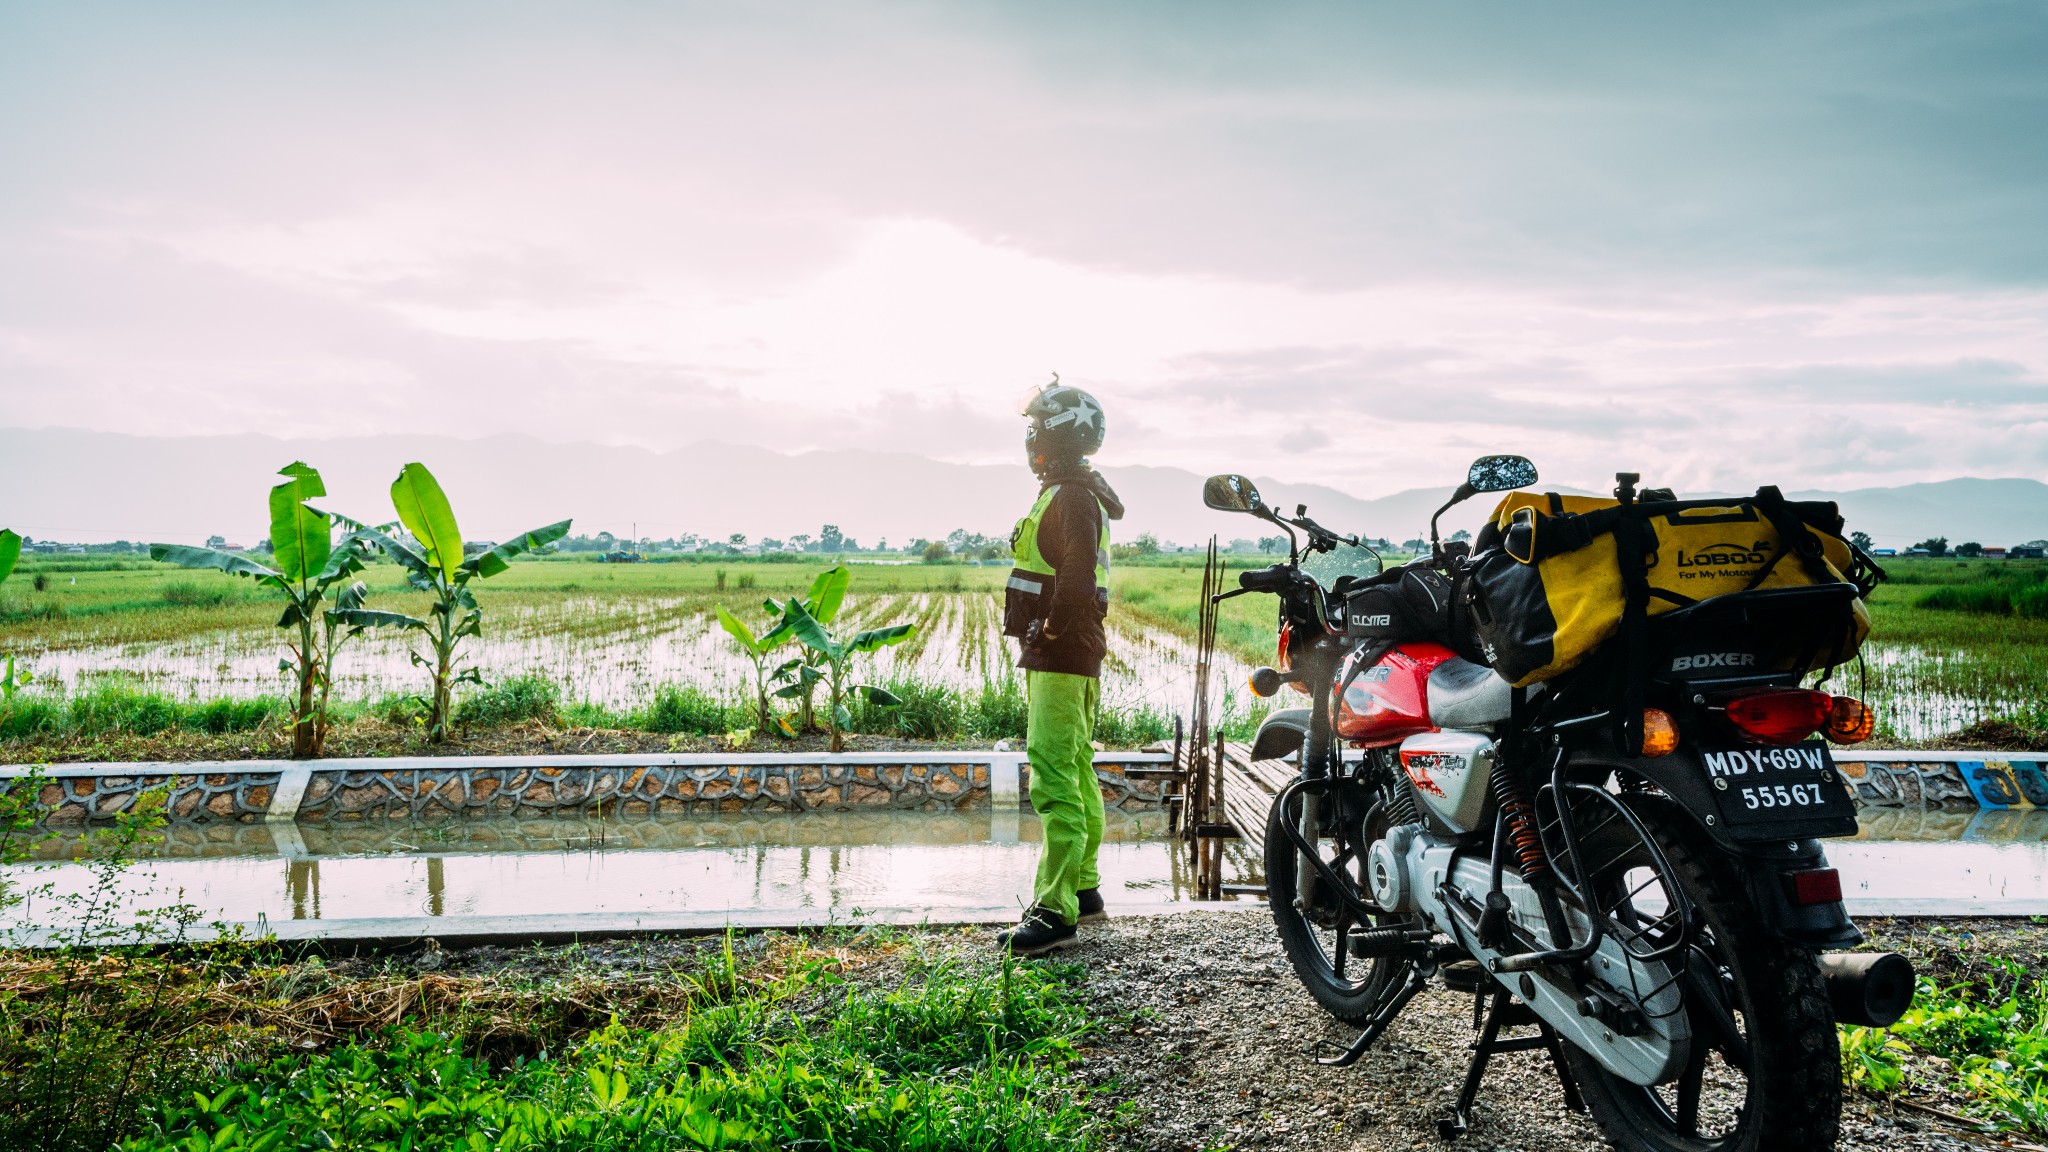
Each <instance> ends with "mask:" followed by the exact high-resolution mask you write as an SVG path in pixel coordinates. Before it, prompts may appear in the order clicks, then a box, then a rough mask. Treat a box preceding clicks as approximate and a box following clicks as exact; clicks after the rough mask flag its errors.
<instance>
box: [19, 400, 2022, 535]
mask: <svg viewBox="0 0 2048 1152" xmlns="http://www.w3.org/2000/svg"><path fill="white" fill-rule="evenodd" d="M295 459H304V460H305V461H306V462H308V463H310V464H312V465H314V466H315V467H317V468H319V469H320V470H321V472H322V474H323V475H324V476H325V477H326V479H327V485H328V490H329V491H330V492H331V493H332V497H331V498H330V499H329V500H328V501H327V502H326V503H327V504H328V505H330V506H331V507H332V508H333V509H334V510H337V511H343V512H348V513H350V514H352V515H359V516H364V517H373V518H374V517H388V516H389V515H390V500H389V497H388V495H387V489H388V486H389V484H390V481H391V479H392V477H394V476H395V475H397V473H398V469H399V467H400V465H402V464H404V463H405V462H406V461H409V460H421V461H425V462H426V463H427V465H428V466H429V467H430V468H432V469H433V470H434V472H435V474H436V475H437V476H439V477H440V479H441V481H442V483H443V485H444V486H445V487H446V488H447V490H448V493H449V497H450V499H451V500H452V502H453V503H454V506H455V510H456V514H457V516H458V517H459V518H460V520H461V523H462V527H463V532H464V534H465V535H466V536H468V537H470V538H472V539H501V538H503V537H505V536H509V535H511V534H512V533H514V532H517V531H520V530H521V529H525V528H529V527H535V526H538V525H541V524H545V523H548V522H550V521H553V520H558V519H561V518H562V517H565V516H573V517H575V519H576V530H577V531H578V532H582V533H595V532H598V531H609V532H612V533H613V534H615V535H618V536H622V537H623V536H627V535H629V534H631V533H632V532H634V531H635V529H636V526H637V530H638V532H639V533H640V535H642V536H647V537H653V538H657V539H660V538H667V537H674V536H678V535H681V534H683V533H696V534H699V535H703V536H709V537H712V538H721V539H722V538H724V537H725V536H727V535H729V534H730V533H734V532H743V533H746V534H747V535H748V536H749V537H750V538H753V539H755V540H758V539H759V538H760V537H762V536H775V537H787V536H789V535H791V534H793V533H798V532H807V533H810V534H812V535H816V534H817V532H818V528H819V527H820V526H821V525H824V524H836V525H838V526H839V527H840V528H841V529H842V530H843V531H844V532H845V533H846V534H847V535H849V536H852V537H854V538H855V539H857V540H859V541H860V542H861V543H862V544H864V545H870V546H872V545H873V544H874V543H876V541H877V539H878V538H883V537H886V538H887V539H888V540H890V541H892V542H894V543H897V544H901V543H903V542H904V541H907V540H909V539H911V538H913V537H917V536H940V535H943V534H945V533H946V532H947V531H949V530H951V529H954V528H965V529H967V530H969V531H971V532H985V533H991V534H994V533H1005V534H1006V533H1007V532H1008V531H1009V528H1010V525H1011V523H1012V522H1013V521H1014V520H1015V519H1016V517H1017V516H1019V515H1021V514H1022V513H1023V511H1024V510H1025V508H1026V507H1027V506H1028V505H1029V503H1030V501H1031V497H1032V494H1033V492H1034V491H1035V486H1034V484H1033V481H1032V479H1031V476H1030V474H1029V473H1028V472H1027V471H1026V470H1025V469H1024V468H1023V466H1022V465H1021V464H1020V465H972V464H948V463H942V462H940V461H936V460H930V459H926V458H924V457H921V456H912V455H908V454H902V453H890V452H869V451H832V452H806V453H800V454H797V455H784V454H781V453H777V452H772V451H769V450H767V449H763V448H754V447H748V446H744V445H736V444H725V443H718V442H714V441H706V442H703V443H699V444H693V445H690V446H688V447H684V448H678V449H674V450H672V451H668V452H654V451H650V450H647V449H644V448H614V447H606V446H603V445H597V444H551V443H547V442H544V441H541V440H537V439H533V438H531V437H524V436H492V437H486V438H483V439H478V440H460V439H455V438H453V437H438V436H413V435H391V436H374V437H356V438H343V439H326V440H315V439H289V440H287V439H277V438H273V437H268V436H193V437H142V436H124V435H117V434H113V433H105V432H84V431H78V430H74V429H55V428H52V429H23V428H0V527H12V528H15V529H16V530H18V531H20V532H22V533H24V534H25V535H29V536H33V537H38V538H47V539H56V540H66V541H77V542H92V541H104V540H115V539H128V540H162V541H170V542H186V543H197V542H199V541H201V540H203V539H204V538H205V537H207V536H209V535H214V534H220V535H224V536H228V537H230V538H231V539H232V540H234V541H236V542H241V543H254V542H255V541H256V540H257V539H259V538H261V537H262V536H263V535H264V533H265V531H266V523H267V515H266V512H265V510H264V495H265V493H266V492H267V491H268V489H269V486H270V484H271V483H272V474H273V473H274V472H275V471H276V470H277V469H278V468H279V467H280V466H282V465H284V464H286V463H289V462H290V461H292V460H295ZM1103 471H1104V473H1105V474H1106V475H1107V476H1108V478H1109V480H1110V482H1111V483H1112V484H1114V485H1115V486H1116V488H1117V491H1118V492H1119V494H1121V495H1122V497H1123V499H1124V502H1125V504H1126V505H1127V506H1128V507H1129V508H1130V513H1129V515H1128V516H1127V517H1126V519H1124V520H1123V521H1122V522H1120V523H1118V524H1117V525H1116V527H1115V529H1114V534H1115V536H1116V538H1117V539H1118V540H1129V539H1131V538H1133V537H1135V536H1137V535H1138V534H1139V533H1141V532H1150V533H1152V534H1154V535H1156V536H1158V537H1159V538H1161V539H1162V540H1169V541H1178V542H1181V543H1187V544H1192V543H1198V542H1201V541H1205V540H1207V539H1208V537H1209V536H1210V535H1211V534H1212V533H1213V534H1215V535H1217V536H1220V537H1221V538H1222V539H1223V540H1224V541H1225V542H1228V541H1229V540H1231V539H1232V538H1238V537H1242V538H1255V537H1258V536H1261V535H1272V534H1273V532H1272V530H1271V529H1269V528H1267V526H1265V525H1263V524H1261V523H1259V522H1257V521H1254V520H1251V519H1249V518H1244V517H1233V516H1230V515H1227V514H1224V513H1218V512H1212V511H1210V510H1208V509H1206V508H1204V507H1203V506H1202V503H1201V480H1202V478H1201V477H1200V476H1198V475H1196V474H1195V473H1192V472H1188V471H1184V470H1182V469H1178V468H1155V467H1127V468H1117V467H1110V468H1105V469H1104V470H1103ZM1254 479H1255V480H1256V481H1257V482H1258V484H1259V487H1260V489H1261V491H1262V492H1263V493H1264V494H1265V496H1266V500H1267V503H1269V504H1271V505H1273V506H1275V507H1279V508H1282V509H1285V510H1289V511H1291V510H1292V509H1293V507H1294V505H1296V504H1298V503H1300V504H1306V505H1308V508H1309V513H1310V514H1311V515H1313V516H1315V517H1316V518H1317V519H1318V520H1320V521H1321V522H1323V523H1325V524H1327V525H1329V526H1331V527H1333V528H1337V529H1340V530H1344V531H1353V532H1360V533H1363V534H1366V535H1370V536H1385V537H1389V538H1391V539H1392V540H1394V541H1395V542H1396V543H1399V542H1400V541H1402V540H1404V539H1408V538H1411V537H1415V536H1420V535H1422V534H1423V532H1424V530H1425V529H1426V527H1427V525H1428V523H1429V515H1430V513H1431V512H1432V511H1434V510H1435V508H1436V507H1437V505H1439V504H1440V503H1442V502H1443V500H1444V499H1445V497H1447V496H1448V495H1449V492H1448V490H1447V489H1438V488H1428V489H1422V488H1418V489H1411V490H1409V491H1405V492H1397V493H1395V494H1393V495H1391V496H1382V497H1378V498H1375V499H1361V498H1358V497H1355V496H1350V495H1347V494H1345V493H1343V492H1340V491H1338V490H1337V489H1334V488H1330V487H1327V486H1323V485H1317V484H1293V483H1286V482H1282V481H1278V480H1270V479H1267V478H1265V477H1255V478H1254ZM1565 490H1566V491H1570V490H1569V489H1565ZM1682 495H1708V493H1697V494H1695V493H1682ZM1790 495H1792V496H1794V497H1795V498H1798V499H1818V500H1835V501H1838V502H1839V503H1841V505H1842V507H1843V511H1844V512H1845V513H1846V514H1847V515H1848V517H1849V521H1850V524H1851V526H1852V527H1856V528H1861V529H1862V530H1863V531H1866V532H1868V533H1870V534H1871V536H1872V537H1874V538H1875V539H1876V540H1877V542H1878V544H1879V545H1880V546H1882V547H1897V548H1903V547H1905V546H1906V545H1908V544H1911V543H1913V542H1914V541H1917V540H1920V539H1923V538H1925V537H1928V536H1947V537H1948V538H1949V540H1950V541H1951V542H1953V543H1961V542H1962V541H1965V540H1976V541H1979V542H1981V543H1984V544H1987V545H1998V544H2014V543H2019V542H2022V541H2026V540H2033V539H2039V538H2042V537H2048V484H2043V483H2041V482H2040V481H2038V480H2031V479H1970V478H1965V479H1955V480H1943V481H1939V482H1936V483H1928V484H1908V485H1904V486H1901V487H1897V488H1861V489H1857V490H1854V491H1849V492H1825V491H1805V492H1796V493H1790ZM1488 507H1490V501H1488V500H1487V499H1486V498H1483V497H1482V498H1479V499H1476V500H1473V501H1470V502H1468V503H1466V504H1464V505H1461V506H1460V507H1459V508H1457V509H1455V510H1453V511H1452V512H1451V513H1448V514H1446V515H1445V517H1444V532H1445V534H1446V535H1448V534H1449V533H1450V532H1451V531H1453V530H1455V529H1458V528H1465V529H1472V528H1475V527H1477V525H1478V524H1479V522H1480V521H1481V520H1482V519H1483V518H1484V516H1485V513H1486V510H1487V508H1488Z"/></svg>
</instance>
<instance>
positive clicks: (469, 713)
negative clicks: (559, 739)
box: [455, 672, 562, 728]
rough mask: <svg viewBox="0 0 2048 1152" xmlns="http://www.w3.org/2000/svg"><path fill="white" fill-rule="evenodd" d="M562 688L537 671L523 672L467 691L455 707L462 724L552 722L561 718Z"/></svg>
mask: <svg viewBox="0 0 2048 1152" xmlns="http://www.w3.org/2000/svg"><path fill="white" fill-rule="evenodd" d="M561 713H562V687H561V685H559V684H557V683H555V682H554V681H553V680H550V679H548V678H547V677H545V676H542V675H539V674H537V673H532V672H528V673H524V674H522V675H519V676H514V677H512V678H510V679H508V680H501V681H499V682H498V683H496V684H491V685H487V686H485V687H483V688H479V689H477V690H476V691H474V692H471V693H469V694H468V695H467V696H464V697H463V698H462V702H461V703H460V704H459V705H457V706H456V709H455V722H456V723H457V724H460V725H462V726H463V727H471V726H482V727H494V728H495V727H508V726H510V725H513V724H527V723H541V724H553V723H557V722H558V721H560V719H561Z"/></svg>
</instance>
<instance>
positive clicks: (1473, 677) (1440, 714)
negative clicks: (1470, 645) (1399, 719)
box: [1429, 659, 1514, 728]
mask: <svg viewBox="0 0 2048 1152" xmlns="http://www.w3.org/2000/svg"><path fill="white" fill-rule="evenodd" d="M1513 695H1514V690H1513V689H1512V688H1510V687H1509V686H1508V682H1507V681H1506V680H1503V679H1501V677H1500V674H1499V673H1497V672H1495V671H1494V670H1493V669H1491V668H1488V667H1487V666H1486V665H1484V664H1474V663H1472V662H1471V661H1470V660H1458V659H1451V660H1446V661H1444V662H1443V663H1442V664H1439V665H1437V666H1436V670H1435V671H1433V672H1431V673H1430V674H1429V719H1430V722H1431V723H1433V724H1435V725H1436V726H1437V727H1439V728H1491V727H1493V726H1494V725H1496V724H1499V723H1501V722H1502V721H1504V720H1506V719H1507V718H1508V711H1509V709H1510V707H1511V706H1512V701H1513Z"/></svg>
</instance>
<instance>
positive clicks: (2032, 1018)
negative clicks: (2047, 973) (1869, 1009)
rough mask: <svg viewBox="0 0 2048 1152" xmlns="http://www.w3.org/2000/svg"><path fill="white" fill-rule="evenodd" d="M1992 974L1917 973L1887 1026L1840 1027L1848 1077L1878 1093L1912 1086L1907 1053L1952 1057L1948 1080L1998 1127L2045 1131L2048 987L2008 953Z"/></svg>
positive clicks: (1995, 964)
mask: <svg viewBox="0 0 2048 1152" xmlns="http://www.w3.org/2000/svg"><path fill="white" fill-rule="evenodd" d="M1992 967H1993V972H1992V974H1990V975H1989V976H1986V977H1982V978H1975V979H1968V980H1964V981H1961V982H1959V983H1955V984H1949V985H1942V984H1938V983H1936V982H1935V981H1933V980H1928V979H1922V980H1921V982H1920V989H1919V993H1918V995H1917V996H1916V997H1915V998H1914V1003H1913V1007H1912V1009H1911V1010H1909V1011H1908V1012H1907V1013H1906V1015H1905V1017H1904V1018H1903V1019H1901V1020H1900V1021H1899V1022H1898V1023H1897V1024H1895V1025H1893V1026H1892V1027H1891V1028H1889V1029H1875V1028H1844V1029H1843V1030H1842V1070H1843V1075H1844V1077H1845V1078H1846V1079H1847V1081H1848V1083H1849V1084H1851V1085H1852V1086H1854V1087H1858V1088H1861V1089H1863V1090H1864V1091H1867V1092H1871V1093H1874V1094H1878V1095H1886V1094H1891V1093H1897V1092H1902V1091H1905V1090H1907V1089H1908V1088H1909V1087H1910V1086H1911V1075H1910V1072H1909V1068H1908V1061H1909V1058H1910V1057H1912V1056H1915V1055H1919V1056H1934V1057H1939V1058H1941V1059H1942V1060H1945V1061H1947V1062H1948V1064H1949V1068H1950V1070H1951V1076H1952V1080H1953V1087H1954V1088H1955V1089H1956V1090H1958V1091H1960V1092H1962V1093H1963V1094H1964V1095H1966V1096H1968V1097H1969V1098H1970V1100H1971V1105H1972V1111H1974V1112H1975V1113H1976V1115H1977V1116H1979V1117H1981V1118H1983V1119H1984V1120H1986V1121H1988V1122H1989V1123H1992V1124H1994V1125H1996V1126H1998V1127H2000V1128H2005V1129H2009V1130H2015V1131H2021V1132H2027V1133H2031V1134H2033V1135H2037V1136H2039V1135H2048V988H2044V987H2043V986H2042V984H2041V983H2040V982H2039V981H2038V980H2036V979H2034V978H2032V977H2031V976H2030V975H2029V973H2028V972H2027V970H2026V968H2025V967H2023V966H2022V965H2020V964H2017V963H2015V962H2013V961H2011V960H1994V961H1993V962H1992Z"/></svg>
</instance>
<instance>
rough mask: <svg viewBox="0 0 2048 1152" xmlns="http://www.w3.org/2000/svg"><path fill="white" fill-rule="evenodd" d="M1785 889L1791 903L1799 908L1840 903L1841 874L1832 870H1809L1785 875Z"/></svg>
mask: <svg viewBox="0 0 2048 1152" xmlns="http://www.w3.org/2000/svg"><path fill="white" fill-rule="evenodd" d="M1785 887H1786V889H1787V890H1788V892H1789V893H1790V895H1791V897H1792V903H1794V904H1796V905H1798V906H1799V907H1801V908H1811V907H1812V906H1814V905H1815V904H1840V903H1841V902H1842V874H1841V873H1840V872H1837V871H1835V870H1834V869H1833V868H1810V869H1808V870H1806V871H1804V872H1787V873H1785Z"/></svg>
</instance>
